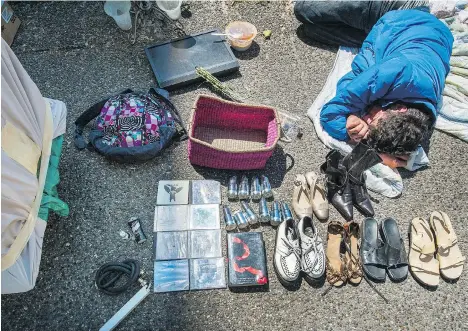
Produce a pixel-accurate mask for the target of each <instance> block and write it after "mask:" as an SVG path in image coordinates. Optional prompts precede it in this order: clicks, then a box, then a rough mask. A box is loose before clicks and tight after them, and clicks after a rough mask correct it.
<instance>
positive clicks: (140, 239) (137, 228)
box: [127, 217, 146, 244]
mask: <svg viewBox="0 0 468 331" xmlns="http://www.w3.org/2000/svg"><path fill="white" fill-rule="evenodd" d="M127 224H128V226H129V227H130V229H132V232H133V236H134V237H135V241H136V242H137V244H143V243H144V242H145V241H146V235H145V233H144V232H143V228H142V227H141V223H140V220H139V219H138V218H137V217H132V218H130V221H128V222H127Z"/></svg>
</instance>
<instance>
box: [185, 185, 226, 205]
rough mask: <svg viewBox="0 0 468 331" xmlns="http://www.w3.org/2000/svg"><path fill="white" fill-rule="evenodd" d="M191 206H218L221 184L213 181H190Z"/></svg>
mask: <svg viewBox="0 0 468 331" xmlns="http://www.w3.org/2000/svg"><path fill="white" fill-rule="evenodd" d="M191 197H192V204H194V205H202V204H218V205H219V204H220V203H221V184H220V183H219V182H217V181H215V180H192V190H191Z"/></svg>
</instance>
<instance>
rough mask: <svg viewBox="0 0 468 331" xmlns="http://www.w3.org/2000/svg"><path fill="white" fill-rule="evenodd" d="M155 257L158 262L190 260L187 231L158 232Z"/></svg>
mask: <svg viewBox="0 0 468 331" xmlns="http://www.w3.org/2000/svg"><path fill="white" fill-rule="evenodd" d="M155 238H156V241H155V243H154V248H155V252H154V256H155V259H156V260H176V259H186V258H188V257H189V256H188V255H189V254H188V241H187V238H188V235H187V231H175V232H157V233H156V235H155Z"/></svg>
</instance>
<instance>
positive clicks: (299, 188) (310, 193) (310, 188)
mask: <svg viewBox="0 0 468 331" xmlns="http://www.w3.org/2000/svg"><path fill="white" fill-rule="evenodd" d="M292 207H293V209H294V212H295V213H296V215H297V217H299V218H303V217H312V215H313V214H315V216H316V217H317V219H319V220H320V221H326V220H327V219H328V200H327V195H326V191H325V187H324V186H323V184H322V183H320V181H319V177H318V175H317V174H316V173H315V172H313V171H310V172H308V173H306V174H305V175H302V174H299V175H297V176H296V179H295V180H294V191H293V197H292Z"/></svg>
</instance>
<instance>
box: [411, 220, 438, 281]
mask: <svg viewBox="0 0 468 331" xmlns="http://www.w3.org/2000/svg"><path fill="white" fill-rule="evenodd" d="M408 236H409V240H410V252H409V255H408V261H409V266H410V270H411V274H412V275H413V277H414V278H415V279H416V280H417V281H418V282H420V283H421V284H424V285H426V286H430V287H436V286H437V285H439V261H438V260H437V259H436V258H435V256H434V254H435V252H436V246H435V240H434V236H433V234H432V231H431V229H430V228H429V224H428V223H427V222H426V221H425V220H424V219H423V218H421V217H418V218H415V219H413V220H412V221H411V223H410V228H409V231H408Z"/></svg>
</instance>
